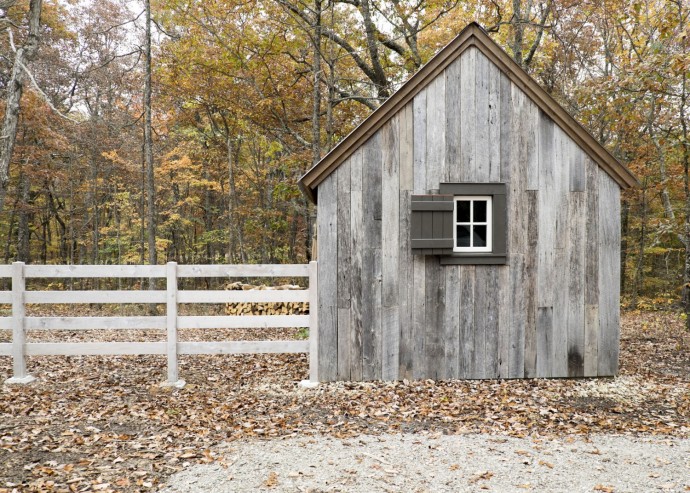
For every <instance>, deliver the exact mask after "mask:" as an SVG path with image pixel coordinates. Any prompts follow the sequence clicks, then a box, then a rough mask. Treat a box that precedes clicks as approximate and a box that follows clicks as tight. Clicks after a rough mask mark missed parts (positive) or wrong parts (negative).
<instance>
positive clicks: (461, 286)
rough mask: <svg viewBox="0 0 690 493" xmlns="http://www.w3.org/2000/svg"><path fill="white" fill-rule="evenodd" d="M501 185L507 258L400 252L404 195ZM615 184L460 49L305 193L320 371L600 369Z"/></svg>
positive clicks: (607, 371)
mask: <svg viewBox="0 0 690 493" xmlns="http://www.w3.org/2000/svg"><path fill="white" fill-rule="evenodd" d="M441 182H500V183H505V184H506V189H507V208H508V218H507V224H508V231H507V252H508V262H507V265H443V266H441V265H440V263H439V257H438V256H433V255H426V256H421V255H412V253H411V250H410V235H409V228H410V196H411V195H412V194H419V193H437V192H438V189H439V184H440V183H441ZM619 195H620V191H619V187H618V185H617V184H616V183H615V182H614V181H613V180H612V179H611V178H610V177H609V176H608V175H607V174H606V173H605V172H604V171H603V170H601V169H600V168H599V167H598V166H597V165H596V164H595V163H594V162H593V161H592V160H591V159H590V158H589V157H588V156H587V155H586V154H585V153H584V152H583V151H582V150H581V149H580V148H579V147H578V146H577V145H576V144H575V143H574V142H573V141H572V140H571V139H570V138H569V137H568V136H567V135H566V133H565V132H564V131H563V130H561V129H560V128H559V127H558V126H557V125H555V124H554V122H553V121H552V120H551V119H550V118H549V117H548V116H547V115H546V114H544V113H543V112H542V111H540V110H539V109H538V108H537V106H536V105H535V104H534V103H533V102H532V101H531V100H530V99H529V98H527V96H526V95H525V93H523V92H522V90H520V88H519V87H518V86H516V85H515V84H513V83H512V82H511V81H510V80H509V79H508V78H507V77H506V76H505V75H504V74H503V73H502V72H500V70H499V69H498V68H497V67H496V66H495V65H493V63H491V62H490V61H489V60H488V59H487V58H486V57H485V56H484V55H483V54H482V53H481V52H479V51H478V50H477V49H474V48H470V49H469V50H468V51H466V52H465V53H464V54H463V55H462V56H461V57H460V58H459V59H458V60H456V61H455V62H453V63H452V64H451V65H450V66H449V67H448V68H447V69H446V70H445V71H444V72H443V73H442V74H441V75H439V77H437V78H436V79H435V80H434V81H433V82H432V83H431V84H429V85H428V86H426V87H425V88H424V89H423V90H421V92H419V93H418V94H417V95H416V96H415V98H414V100H413V101H412V102H410V103H409V104H408V105H407V106H406V107H404V108H403V109H402V110H401V111H400V112H398V113H397V114H396V115H395V116H394V117H393V118H392V119H391V120H389V121H388V122H387V123H386V124H385V125H384V126H383V127H382V128H381V129H380V130H379V131H378V132H377V133H376V134H374V135H373V136H372V137H371V138H370V139H369V140H368V141H367V142H366V143H365V144H364V145H362V146H361V148H360V149H358V150H357V151H356V152H355V153H354V154H352V155H351V156H350V157H349V158H348V159H347V160H346V161H345V162H344V163H342V164H341V165H340V167H339V168H338V169H337V171H336V172H335V173H333V174H331V175H330V176H329V177H328V178H326V180H324V181H323V182H322V183H321V184H320V185H319V188H318V198H319V205H318V221H317V227H318V238H319V242H318V250H319V251H318V262H319V264H318V265H319V330H320V336H319V362H320V364H319V370H320V375H321V378H322V379H323V380H372V379H386V380H395V379H402V378H435V379H447V378H523V377H568V376H595V375H601V376H604V375H613V374H615V373H616V372H617V369H618V343H619V324H620V321H619V309H618V302H619V299H618V298H619V294H618V286H619V282H618V276H619V272H618V267H619V262H618V255H619V244H620V230H619V203H620V201H619V198H620V197H619Z"/></svg>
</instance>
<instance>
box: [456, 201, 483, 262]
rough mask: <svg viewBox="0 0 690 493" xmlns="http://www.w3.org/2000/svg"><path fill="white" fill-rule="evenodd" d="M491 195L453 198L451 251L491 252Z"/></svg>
mask: <svg viewBox="0 0 690 493" xmlns="http://www.w3.org/2000/svg"><path fill="white" fill-rule="evenodd" d="M491 202H492V196H491V195H477V196H459V197H455V206H454V210H453V218H454V220H453V222H454V224H453V251H455V252H490V251H491V240H492V238H491V229H492V224H491V218H492V213H491V205H492V204H491Z"/></svg>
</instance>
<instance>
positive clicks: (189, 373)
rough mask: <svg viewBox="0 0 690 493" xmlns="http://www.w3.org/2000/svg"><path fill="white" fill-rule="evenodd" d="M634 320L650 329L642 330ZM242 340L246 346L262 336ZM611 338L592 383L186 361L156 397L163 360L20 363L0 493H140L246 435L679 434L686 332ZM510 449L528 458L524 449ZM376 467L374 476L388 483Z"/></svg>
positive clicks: (0, 458) (1, 366)
mask: <svg viewBox="0 0 690 493" xmlns="http://www.w3.org/2000/svg"><path fill="white" fill-rule="evenodd" d="M664 316H665V317H666V319H664V320H665V321H664V322H663V323H661V322H659V320H660V319H659V317H664ZM645 317H654V320H657V322H655V323H654V324H653V323H649V324H647V328H646V329H645V330H641V329H640V328H639V325H640V324H639V320H644V319H645ZM250 332H251V331H248V333H247V334H246V335H247V338H249V337H252V338H257V337H258V338H264V337H266V333H255V332H251V333H250ZM213 334H214V336H213V337H214V338H218V339H221V338H223V337H228V336H229V333H224V332H222V331H218V332H217V333H216V332H214V333H213ZM275 334H276V336H277V337H279V338H286V337H289V336H290V334H291V332H289V331H276V332H275ZM130 335H131V334H130ZM208 335H209V334H204V338H208ZM622 335H623V339H622V350H621V363H622V369H621V373H622V377H621V378H617V379H600V380H592V379H576V380H567V379H562V380H510V381H447V382H434V381H431V380H425V381H412V380H405V381H402V382H370V383H353V382H340V383H332V384H324V385H321V386H319V387H318V388H316V389H308V390H303V389H299V388H298V387H297V382H299V381H300V380H301V379H303V378H305V376H306V374H307V369H308V366H307V358H306V356H304V355H263V356H252V355H241V356H191V357H181V358H180V373H181V375H183V376H184V378H185V379H186V380H187V382H188V385H187V387H185V388H183V389H161V388H160V387H158V386H157V385H156V383H157V382H158V381H162V380H163V379H164V378H165V358H164V357H156V356H136V357H134V356H133V357H72V358H66V357H41V358H29V365H30V371H31V372H32V373H33V374H34V375H36V376H38V377H39V381H38V382H37V383H36V384H33V385H31V386H27V387H14V386H13V387H9V386H4V387H0V423H2V425H1V426H0V478H2V481H0V492H2V489H3V488H5V487H6V486H5V485H6V484H13V485H17V486H16V488H17V489H18V490H21V491H45V490H47V489H49V488H52V489H53V490H56V491H57V490H64V491H93V490H94V489H95V488H96V486H98V487H99V488H103V489H102V490H101V491H106V492H108V491H142V490H146V489H148V488H155V487H156V486H157V485H158V484H160V483H161V482H162V481H164V479H165V478H166V477H168V476H169V475H170V474H172V473H174V472H176V471H178V470H180V469H181V468H183V467H185V466H186V465H188V464H196V463H212V462H215V463H218V464H223V461H224V460H225V458H224V457H223V456H216V455H214V453H213V450H214V448H213V447H214V446H215V445H216V444H218V443H220V442H225V441H228V440H230V441H232V440H237V439H245V438H261V439H271V438H274V437H286V436H294V435H314V434H329V435H331V436H334V437H338V438H350V437H356V436H357V435H359V434H370V435H371V434H378V433H383V432H394V433H395V432H410V433H414V432H418V431H433V432H439V433H491V434H496V435H499V436H500V435H506V434H507V435H513V436H519V437H524V436H533V437H538V436H541V435H558V436H561V437H563V436H576V435H583V434H588V433H621V434H639V433H643V434H668V435H674V436H687V435H688V433H689V432H690V423H689V420H690V402H689V399H690V364H685V365H683V364H682V363H683V362H684V361H688V360H690V358H689V349H688V347H689V346H688V344H686V341H690V335H688V334H687V333H686V332H684V330H683V328H682V323H679V321H678V320H676V319H675V318H674V316H673V315H672V314H665V315H664V314H659V313H654V314H644V313H635V314H633V315H628V316H626V317H624V324H623V333H622ZM121 336H122V333H121V332H120V333H118V337H121ZM186 336H187V337H188V338H189V339H193V338H195V337H201V336H200V335H198V334H195V333H194V332H190V333H188V334H186ZM0 337H2V332H1V331H0ZM67 337H68V338H71V337H76V338H79V337H82V334H76V335H74V336H72V335H70V334H69V333H68V334H67ZM679 347H680V348H681V349H680V350H679V349H678V348H679ZM10 370H11V360H10V359H9V358H4V357H3V358H0V379H4V378H6V377H7V376H9V373H10ZM48 375H49V376H48ZM210 377H214V378H210ZM215 377H217V378H215ZM352 445H353V446H357V441H356V440H352ZM516 453H517V454H518V455H521V456H523V457H524V460H525V461H527V462H528V463H530V464H531V463H532V461H533V460H534V458H533V456H532V454H531V453H530V452H528V451H524V450H518V451H516ZM589 453H591V454H600V452H599V450H597V449H592V450H591V451H589ZM363 457H364V456H363ZM370 458H371V457H370ZM373 459H375V460H376V462H377V463H379V464H381V466H380V467H381V472H382V473H384V474H391V475H394V474H396V471H397V468H394V467H392V465H391V464H387V463H384V462H382V461H381V460H379V459H377V458H376V457H373ZM539 465H541V466H542V467H546V468H549V469H550V468H551V467H554V466H553V465H552V464H550V463H547V462H544V461H540V462H539ZM452 467H453V466H452V465H451V466H450V468H451V470H453V469H452ZM488 473H490V471H482V472H480V473H478V474H477V476H476V477H477V480H476V481H477V483H478V484H480V485H483V486H486V484H490V476H488ZM353 474H354V472H353ZM483 474H487V476H486V477H482V475H483ZM270 479H271V477H270V476H269V477H266V478H263V480H265V481H269V480H270ZM279 480H280V478H278V477H276V478H273V481H276V482H278V481H279ZM269 482H272V481H269ZM103 485H105V486H103ZM523 486H524V485H523ZM523 486H521V488H522V487H523ZM599 486H601V487H602V488H604V487H608V486H607V485H599ZM527 487H529V485H527ZM527 487H525V489H526V488H527ZM12 488H14V487H12ZM9 491H11V489H10V490H9ZM598 491H606V490H598Z"/></svg>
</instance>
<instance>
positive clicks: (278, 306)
mask: <svg viewBox="0 0 690 493" xmlns="http://www.w3.org/2000/svg"><path fill="white" fill-rule="evenodd" d="M225 289H229V290H233V291H252V290H258V291H261V290H297V289H304V288H301V287H300V286H295V285H293V284H284V285H282V286H264V285H260V286H255V285H253V284H243V283H241V282H233V283H231V284H228V285H227V286H226V287H225ZM225 313H226V314H227V315H306V314H308V313H309V303H307V302H306V301H305V302H301V301H276V302H261V303H249V302H245V303H226V304H225Z"/></svg>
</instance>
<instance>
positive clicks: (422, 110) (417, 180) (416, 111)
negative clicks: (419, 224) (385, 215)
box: [412, 88, 428, 193]
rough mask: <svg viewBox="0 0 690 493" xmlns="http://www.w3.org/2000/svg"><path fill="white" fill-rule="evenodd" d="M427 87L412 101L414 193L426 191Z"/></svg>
mask: <svg viewBox="0 0 690 493" xmlns="http://www.w3.org/2000/svg"><path fill="white" fill-rule="evenodd" d="M427 92H428V91H427V88H424V89H422V90H421V91H420V92H418V93H417V95H416V96H415V97H414V101H413V103H412V104H413V110H412V111H413V118H414V121H413V143H414V147H413V149H412V156H413V164H414V170H413V174H412V176H413V181H414V191H415V192H416V193H426V106H427V100H426V96H427Z"/></svg>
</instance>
